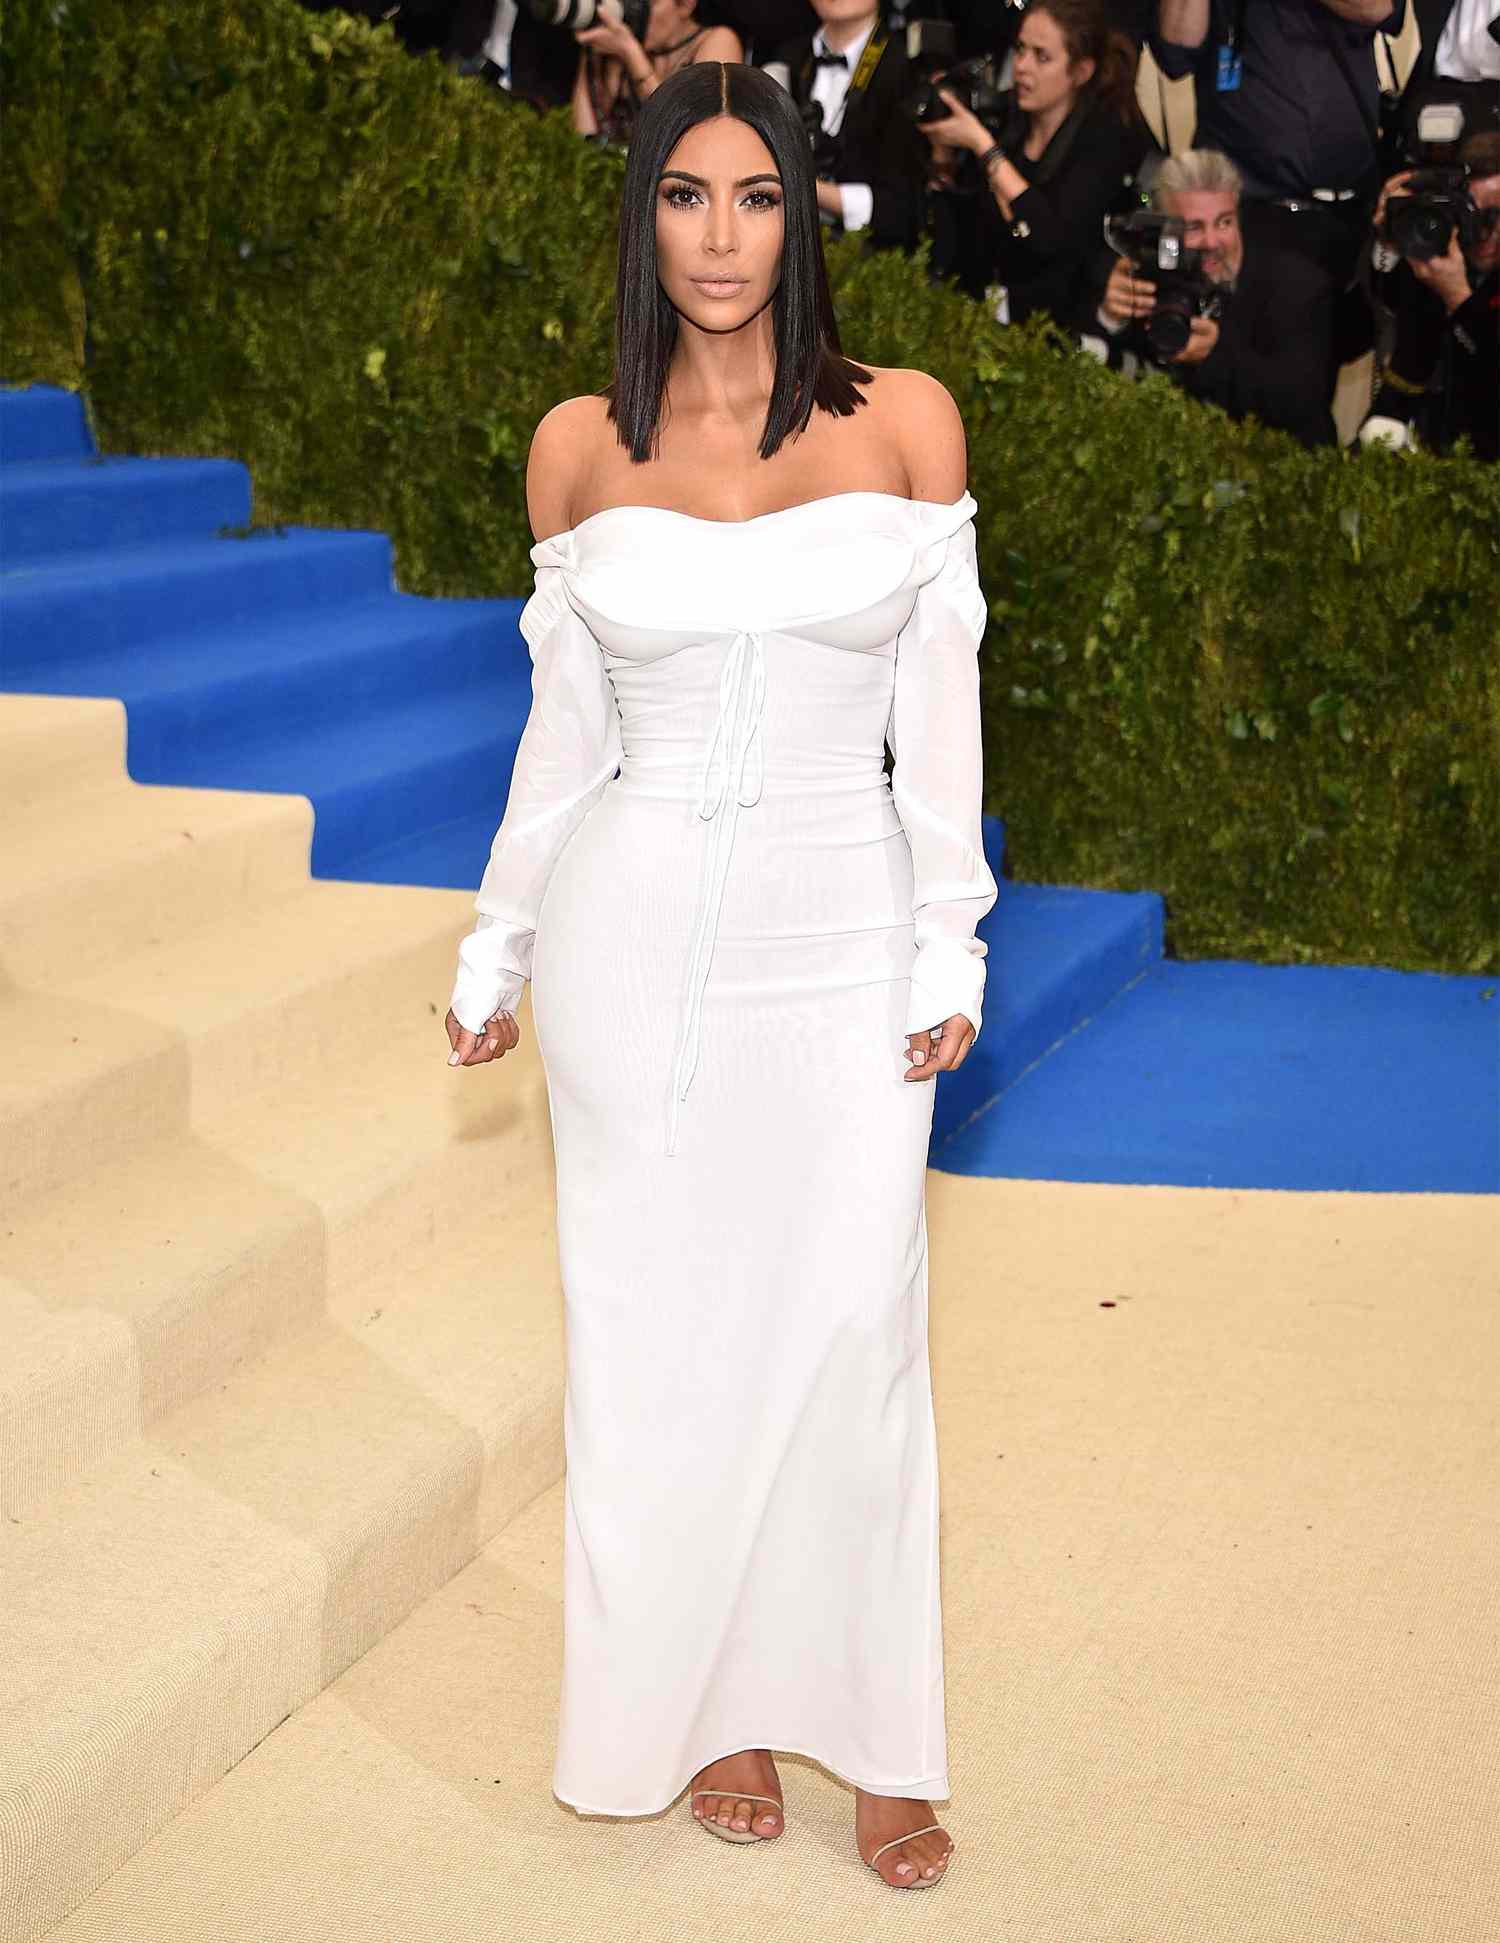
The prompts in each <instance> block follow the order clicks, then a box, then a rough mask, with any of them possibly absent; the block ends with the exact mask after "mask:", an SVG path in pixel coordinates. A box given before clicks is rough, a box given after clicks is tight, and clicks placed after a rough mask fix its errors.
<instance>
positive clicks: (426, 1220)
mask: <svg viewBox="0 0 1500 1943" xmlns="http://www.w3.org/2000/svg"><path fill="white" fill-rule="evenodd" d="M451 974H452V962H451V959H450V958H444V957H441V956H440V957H439V960H438V962H437V963H436V964H427V963H425V962H417V963H415V964H408V965H406V966H404V967H402V968H401V970H400V973H399V976H398V975H396V974H394V973H393V975H392V977H391V979H390V980H389V982H388V984H387V985H385V986H384V987H383V988H382V991H381V993H380V999H379V1003H378V1004H377V1005H375V1006H374V1007H372V1010H371V1014H370V1018H369V1021H368V1025H369V1032H368V1045H367V1046H366V1047H365V1048H363V1049H362V1050H361V1052H360V1053H359V1055H358V1056H351V1057H346V1058H343V1059H341V1060H335V1061H329V1062H326V1063H324V1064H322V1065H316V1066H314V1065H311V1064H309V1065H307V1066H305V1067H304V1069H303V1070H302V1071H300V1072H297V1073H293V1074H291V1075H289V1076H288V1078H287V1080H286V1082H285V1084H284V1085H283V1086H281V1087H280V1088H279V1089H277V1091H276V1092H275V1093H274V1094H270V1095H267V1094H254V1095H247V1096H245V1097H243V1098H235V1097H230V1098H228V1099H227V1100H224V1101H222V1102H221V1103H220V1110H219V1111H217V1112H216V1113H213V1114H209V1115H205V1116H204V1117H203V1118H202V1119H201V1120H200V1122H199V1131H200V1132H201V1133H202V1134H203V1136H204V1137H205V1138H206V1139H209V1140H211V1141H212V1143H213V1144H214V1146H215V1147H216V1148H217V1149H218V1150H219V1151H221V1152H222V1153H224V1154H226V1155H229V1156H231V1157H232V1158H233V1159H234V1160H236V1161H237V1162H238V1163H239V1164H240V1165H241V1166H243V1167H244V1168H246V1169H247V1170H248V1171H251V1172H253V1173H255V1174H256V1175H258V1176H259V1177H260V1178H261V1179H262V1180H264V1181H266V1182H268V1183H271V1184H274V1185H276V1186H278V1187H280V1188H282V1189H284V1190H285V1191H286V1192H288V1193H292V1194H297V1195H300V1196H303V1197H305V1198H306V1199H307V1200H308V1201H310V1202H311V1203H312V1204H313V1205H314V1206H315V1207H317V1209H318V1210H319V1212H320V1214H321V1216H322V1219H323V1225H324V1236H325V1243H326V1251H327V1272H328V1285H329V1289H330V1291H332V1292H333V1293H335V1294H337V1293H338V1292H340V1291H342V1290H344V1289H346V1288H351V1287H352V1288H359V1287H360V1286H362V1284H363V1282H364V1281H365V1279H366V1278H367V1277H369V1276H370V1275H378V1274H382V1273H384V1271H385V1269H386V1267H387V1265H388V1264H389V1263H390V1262H393V1261H400V1262H406V1263H409V1264H412V1265H413V1266H415V1267H416V1268H417V1269H418V1270H420V1265H421V1262H422V1260H423V1256H424V1253H425V1251H426V1250H427V1249H428V1248H430V1247H431V1246H432V1245H433V1243H434V1241H435V1240H436V1239H437V1238H438V1237H440V1236H447V1235H451V1234H452V1233H453V1232H454V1230H456V1229H472V1230H474V1231H475V1232H480V1233H484V1234H487V1235H488V1236H489V1237H490V1238H491V1240H492V1241H494V1239H495V1238H496V1236H497V1233H498V1230H497V1227H496V1224H497V1222H503V1221H507V1220H509V1219H510V1218H511V1215H512V1213H513V1212H514V1211H515V1210H517V1209H519V1208H522V1207H533V1208H535V1209H537V1210H538V1212H539V1213H541V1214H543V1215H545V1216H546V1217H547V1218H550V1216H551V1211H552V1207H553V1196H554V1191H555V1182H554V1177H553V1169H552V1130H551V1121H550V1117H549V1112H548V1105H547V1085H546V1076H545V1073H544V1070H543V1067H542V1062H541V1057H540V1055H539V1053H538V1052H537V1048H536V1040H535V1036H534V1034H533V1031H532V1026H531V1003H530V998H529V996H528V997H526V998H524V999H523V1000H522V1003H521V1009H520V1015H519V1016H520V1025H521V1043H520V1044H519V1045H518V1046H517V1047H516V1049H515V1050H514V1051H513V1052H510V1053H507V1054H506V1056H505V1057H504V1058H503V1059H500V1060H496V1061H493V1062H491V1063H490V1064H489V1065H487V1066H483V1067H474V1068H467V1069H463V1070H455V1069H454V1068H452V1067H450V1066H449V1065H448V1063H447V1052H448V1040H447V1035H446V1033H445V1032H444V1029H443V1015H444V1013H446V1011H447V1005H448V995H449V989H450V985H451Z"/></svg>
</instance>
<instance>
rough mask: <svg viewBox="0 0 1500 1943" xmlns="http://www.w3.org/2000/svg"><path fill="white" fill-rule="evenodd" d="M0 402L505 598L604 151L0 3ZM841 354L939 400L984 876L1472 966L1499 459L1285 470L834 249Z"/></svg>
mask: <svg viewBox="0 0 1500 1943" xmlns="http://www.w3.org/2000/svg"><path fill="white" fill-rule="evenodd" d="M3 58H4V62H5V68H6V74H5V82H6V94H7V98H8V100H9V104H10V117H9V129H8V138H7V140H6V143H5V146H4V150H3V155H0V170H3V182H0V219H3V222H4V225H5V231H6V235H5V251H4V259H3V300H0V301H3V309H0V322H3V331H4V343H3V353H0V371H3V375H4V377H5V378H6V379H7V380H8V381H10V382H23V381H26V380H33V379H44V380H49V381H52V382H56V383H63V384H70V385H78V386H83V387H85V388H86V391H87V395H88V398H89V400H90V404H91V408H92V411H93V414H94V419H95V424H96V429H97V432H98V436H99V439H100V444H101V447H102V448H103V449H104V450H107V451H136V452H164V453H223V454H232V455H235V456H238V457H241V458H243V459H244V460H246V461H247V462H248V463H249V465H250V466H251V467H252V468H253V469H254V476H255V487H256V509H257V519H258V520H259V521H262V522H267V521H298V522H311V523H315V524H322V525H343V526H368V527H379V528H382V529H384V530H386V531H388V532H390V533H391V534H392V535H393V537H394V540H395V545H396V557H397V565H398V572H399V575H400V579H401V584H402V585H403V586H404V587H406V588H408V589H410V590H412V591H415V592H425V593H443V594H493V593H513V594H514V593H524V592H526V591H528V589H529V580H530V567H529V562H528V559H527V549H528V546H529V543H530V539H529V534H528V531H527V526H526V517H525V500H524V468H525V458H526V450H527V445H528V442H529V439H530V435H531V431H532V428H533V426H534V425H535V423H536V421H537V419H538V418H539V417H540V416H541V414H542V413H543V412H544V411H545V410H546V409H547V408H548V407H549V406H550V405H551V404H553V403H554V402H555V401H556V400H557V399H559V398H562V397H566V396H569V395H571V394H573V393H576V392H580V391H585V390H590V389H593V388H596V387H597V386H598V385H599V384H601V383H602V382H604V380H605V379H606V378H607V376H608V358H609V348H610V327H611V313H612V305H613V251H614V222H615V211H616V205H617V198H618V192H619V183H620V174H621V167H620V158H619V157H618V156H616V155H613V154H608V153H605V152H602V151H600V150H599V149H597V148H595V147H594V146H592V145H590V144H587V143H584V142H582V141H579V140H578V139H577V138H576V137H575V136H573V134H572V133H571V131H570V130H569V128H568V126H567V120H566V116H565V115H563V114H561V113H558V114H555V115H552V116H550V117H546V118H542V117H538V116H536V115H534V114H533V113H531V112H530V111H529V110H526V109H524V108H520V107H517V106H515V105H514V104H511V103H508V102H506V101H504V100H503V99H500V98H497V97H495V96H493V95H491V94H490V93H489V92H488V91H486V90H483V89H481V88H480V87H478V86H477V85H475V84H472V83H468V82H464V81H462V80H460V79H458V78H457V77H456V76H454V75H452V74H450V73H449V72H447V71H446V70H445V69H443V68H442V67H441V65H440V64H439V63H438V62H437V61H436V60H435V59H434V58H432V57H427V58H424V59H421V60H418V59H413V58H412V57H411V56H409V55H406V54H404V53H403V52H402V51H401V50H400V49H399V48H398V47H397V46H396V44H395V42H394V40H393V38H392V36H391V34H390V33H389V31H388V30H386V29H373V28H370V27H368V26H365V25H364V24H362V23H360V22H357V21H355V20H353V19H351V18H349V17H347V16H344V15H340V14H312V13H308V12H304V11H303V10H302V9H301V8H300V7H298V6H297V5H296V4H295V3H294V0H235V4H234V5H233V6H230V7H222V8H221V7H186V8H184V7H182V6H180V5H178V4H176V3H175V0H87V4H85V0H9V4H8V5H7V7H6V11H5V19H4V27H3ZM830 268H831V272H832V276H833V279H834V285H835V295H836V299H837V302H838V306H839V315H840V320H841V327H842V330H843V333H844V342H845V347H846V348H847V349H848V350H849V351H851V352H852V353H853V354H854V355H855V356H858V357H861V358H866V359H870V360H873V361H874V362H875V363H878V364H885V365H915V366H920V367H922V368H923V369H926V370H929V371H931V372H933V373H934V374H935V375H936V376H938V377H939V378H941V379H942V381H943V382H944V383H945V384H946V385H947V386H948V388H949V389H950V390H951V391H952V393H953V394H954V396H955V398H956V399H957V400H958V402H959V404H960V407H961V408H962V410H963V413H964V416H965V419H966V422H967V425H968V429H969V443H970V485H971V489H972V491H973V493H974V495H975V498H976V499H977V501H978V504H979V533H980V548H981V567H982V574H983V580H984V585H985V589H986V592H987V594H988V596H989V599H990V603H991V613H992V617H993V619H992V625H991V628H990V631H989V634H988V636H987V638H986V642H985V649H984V663H983V666H984V683H985V711H986V746H987V752H988V760H987V767H988V802H987V807H988V808H990V809H992V810H994V811H995V812H997V813H998V814H1000V815H1002V816H1003V817H1004V818H1005V821H1006V824H1007V828H1008V836H1009V854H1008V860H1007V868H1008V869H1009V870H1011V871H1012V872H1013V873H1014V874H1015V875H1016V876H1018V877H1021V878H1025V879H1029V880H1033V881H1042V882H1066V883H1074V884H1088V885H1096V886H1104V887H1111V888H1129V889H1137V888H1148V889H1154V890H1158V891H1160V892H1162V893H1163V894H1164V896H1165V898H1166V902H1167V911H1168V948H1169V950H1170V951H1172V952H1173V953H1175V954H1177V955H1180V956H1208V955H1216V956H1217V955H1226V956H1236V957H1246V958H1259V959H1266V960H1275V961H1283V962H1285V961H1304V960H1328V961H1345V962H1363V963H1377V964H1388V965H1396V966H1405V967H1409V968H1427V969H1441V970H1453V971H1476V972H1488V971H1491V970H1500V789H1497V781H1500V643H1497V624H1496V610H1497V603H1496V597H1495V596H1496V588H1497V586H1500V481H1497V469H1496V468H1494V467H1486V466H1482V465H1480V464H1478V463H1476V462H1474V461H1472V460H1468V459H1454V460H1447V461H1442V460H1436V459H1432V458H1429V457H1426V456H1420V455H1417V456H1411V455H1407V456H1396V455H1392V454H1388V453H1383V452H1381V453H1367V454H1359V453H1336V452H1321V453H1308V452H1305V451H1303V450H1302V449H1301V448H1300V447H1299V446H1297V445H1296V444H1295V443H1293V442H1292V441H1291V440H1289V439H1287V438H1284V437H1283V436H1281V435H1280V434H1277V433H1272V432H1268V431H1265V430H1263V429H1262V428H1259V427H1255V426H1240V425H1235V424H1233V423H1231V422H1230V421H1229V420H1228V419H1226V418H1225V417H1223V416H1222V415H1221V414H1219V413H1217V412H1215V411H1213V410H1211V409H1209V408H1207V407H1203V406H1197V405H1194V404H1193V403H1192V402H1191V401H1188V400H1186V399H1183V398H1182V397H1180V396H1179V395H1178V394H1177V392H1176V391H1175V390H1174V389H1173V388H1172V387H1171V385H1170V384H1168V383H1167V382H1166V381H1165V380H1163V379H1160V378H1154V379H1150V380H1147V381H1146V382H1144V383H1140V384H1135V385H1133V384H1130V383H1129V382H1127V381H1124V380H1121V379H1119V378H1118V377H1116V376H1114V375H1112V374H1110V373H1108V372H1105V371H1103V370H1101V369H1100V368H1099V367H1097V366H1096V365H1094V364H1093V363H1092V362H1090V361H1089V360H1088V359H1086V358H1084V357H1081V356H1079V355H1077V354H1075V353H1073V352H1071V351H1069V350H1066V349H1065V348H1063V347H1062V346H1061V345H1060V343H1059V342H1058V341H1056V340H1053V339H1049V338H1048V336H1047V335H1046V333H1045V331H1042V330H1037V329H1032V328H1028V329H1026V330H1020V331H1015V330H1013V331H1006V330H1003V329H1001V328H1000V327H998V326H996V325H995V324H993V323H992V322H991V321H990V320H989V319H988V318H987V317H986V315H985V314H984V313H983V311H982V310H981V308H980V307H979V306H977V305H974V304H972V303H970V302H969V301H968V300H967V299H965V298H964V297H962V296H960V295H959V294H957V293H956V292H954V291H953V290H951V289H949V288H946V287H942V286H939V285H936V284H933V283H932V282H931V281H929V279H928V278H927V276H926V274H925V268H924V265H923V264H922V263H921V262H920V261H918V262H913V261H911V260H908V259H905V258H902V257H900V256H896V255H890V254H886V255H880V256H872V255H870V254H868V253H867V252H865V251H864V250H863V249H862V247H861V245H860V241H859V239H858V238H849V239H846V240H844V241H843V242H840V243H838V244H836V245H833V246H831V248H830Z"/></svg>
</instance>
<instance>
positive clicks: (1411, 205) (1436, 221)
mask: <svg viewBox="0 0 1500 1943" xmlns="http://www.w3.org/2000/svg"><path fill="white" fill-rule="evenodd" d="M1486 226H1487V225H1486V219H1485V215H1484V212H1483V211H1482V210H1481V209H1480V208H1479V207H1478V206H1477V205H1476V203H1475V201H1474V198H1473V197H1472V196H1471V195H1470V194H1469V171H1468V170H1467V169H1466V168H1464V167H1463V166H1462V165H1461V164H1459V165H1456V166H1454V167H1451V168H1434V169H1416V170H1414V171H1413V173H1412V175H1411V177H1410V179H1409V180H1408V182H1407V184H1406V188H1405V191H1404V192H1403V193H1401V194H1398V195H1393V196H1391V197H1390V199H1389V200H1388V201H1387V203H1386V206H1385V241H1386V242H1387V243H1389V244H1390V246H1391V248H1392V249H1393V250H1395V251H1396V252H1397V253H1398V254H1399V255H1401V256H1405V257H1415V258H1416V259H1417V260H1418V261H1419V262H1421V261H1427V260H1430V259H1431V258H1433V257H1435V256H1446V255H1447V254H1448V245H1449V244H1450V243H1451V242H1452V241H1453V238H1454V237H1455V236H1457V238H1458V243H1459V248H1460V249H1468V248H1470V247H1471V246H1472V245H1473V244H1475V243H1477V242H1478V241H1479V239H1480V237H1481V236H1483V234H1484V232H1485V229H1486Z"/></svg>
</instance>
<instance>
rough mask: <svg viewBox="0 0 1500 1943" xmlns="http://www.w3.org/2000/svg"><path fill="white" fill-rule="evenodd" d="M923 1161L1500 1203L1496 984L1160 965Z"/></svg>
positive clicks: (1054, 1174) (1066, 1177)
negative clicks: (1469, 1197)
mask: <svg viewBox="0 0 1500 1943" xmlns="http://www.w3.org/2000/svg"><path fill="white" fill-rule="evenodd" d="M975 1051H976V1052H977V1051H978V1046H977V1045H976V1047H975ZM941 1083H942V1082H941V1081H939V1084H941ZM933 1163H934V1165H935V1166H938V1167H942V1168H945V1169H946V1170H947V1171H948V1172H950V1173H954V1174H987V1175H1006V1176H1010V1177H1013V1178H1020V1179H1027V1180H1058V1181H1136V1182H1148V1181H1149V1182H1160V1183H1172V1184H1176V1185H1179V1186H1185V1187H1262V1188H1269V1187H1280V1188H1303V1189H1308V1188H1339V1189H1349V1190H1357V1189H1364V1190H1376V1189H1378V1190H1381V1191H1383V1192H1386V1193H1418V1192H1422V1191H1432V1190H1443V1191H1447V1192H1451V1193H1461V1194H1494V1193H1500V981H1496V980H1494V979H1480V978H1448V977H1441V976H1438V975H1436V974H1433V973H1424V972H1399V971H1385V970H1380V969H1369V968H1364V967H1358V966H1340V965H1242V964H1234V963H1229V962H1224V961H1221V960H1212V959H1210V960H1200V961H1194V962H1186V963H1185V962H1182V961H1180V960H1176V959H1164V960H1162V961H1161V962H1160V963H1158V964H1156V965H1154V966H1153V967H1152V968H1151V969H1150V971H1148V972H1147V973H1146V974H1145V976H1144V977H1143V978H1141V979H1140V980H1139V982H1138V983H1136V984H1135V985H1133V986H1132V987H1131V988H1130V989H1129V990H1128V991H1126V992H1123V993H1121V994H1120V996H1119V997H1117V998H1116V999H1115V1000H1114V1001H1113V1002H1112V1003H1111V1004H1109V1005H1107V1006H1106V1007H1105V1008H1104V1009H1103V1010H1102V1011H1101V1012H1100V1013H1098V1015H1097V1016H1096V1017H1095V1018H1094V1019H1093V1020H1092V1021H1091V1022H1090V1024H1089V1027H1088V1030H1087V1031H1086V1032H1080V1033H1078V1034H1076V1035H1075V1036H1074V1037H1073V1038H1070V1039H1069V1040H1067V1041H1066V1042H1065V1043H1064V1044H1063V1045H1062V1046H1060V1047H1059V1048H1058V1049H1057V1050H1056V1051H1055V1052H1053V1053H1052V1054H1051V1055H1050V1056H1049V1057H1048V1058H1047V1059H1046V1060H1044V1061H1043V1062H1042V1063H1041V1064H1040V1065H1039V1066H1037V1067H1035V1068H1033V1070H1032V1071H1031V1072H1029V1073H1027V1074H1026V1075H1025V1076H1024V1077H1023V1078H1022V1079H1021V1080H1020V1081H1019V1082H1018V1083H1017V1084H1016V1085H1015V1086H1013V1087H1012V1088H1011V1089H1010V1090H1009V1091H1008V1092H1007V1093H1006V1094H1005V1095H1004V1096H1003V1097H1002V1098H1001V1099H999V1100H997V1101H995V1102H994V1103H993V1104H992V1105H991V1106H990V1107H988V1109H987V1110H985V1111H984V1112H983V1113H981V1114H980V1115H979V1116H978V1117H977V1118H976V1119H973V1120H971V1121H970V1122H969V1124H968V1125H967V1126H964V1127H963V1128H961V1129H960V1130H959V1131H958V1132H956V1133H954V1134H953V1135H952V1136H951V1137H950V1138H949V1139H948V1140H946V1141H945V1142H944V1144H943V1145H942V1146H941V1148H939V1149H938V1150H937V1151H935V1153H934V1155H933Z"/></svg>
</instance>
